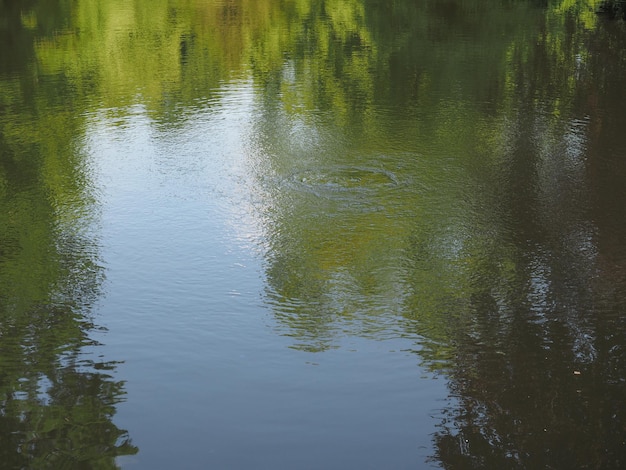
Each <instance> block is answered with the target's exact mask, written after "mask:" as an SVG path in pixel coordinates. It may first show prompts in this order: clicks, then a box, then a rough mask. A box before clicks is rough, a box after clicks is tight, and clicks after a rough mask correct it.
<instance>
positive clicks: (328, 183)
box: [289, 166, 398, 199]
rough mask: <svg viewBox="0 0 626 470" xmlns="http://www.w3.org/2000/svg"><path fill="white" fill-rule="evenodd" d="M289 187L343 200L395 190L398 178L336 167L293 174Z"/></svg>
mask: <svg viewBox="0 0 626 470" xmlns="http://www.w3.org/2000/svg"><path fill="white" fill-rule="evenodd" d="M289 184H290V186H291V187H292V188H293V189H298V190H301V191H308V192H312V193H314V194H316V195H317V196H320V197H325V198H329V199H344V198H350V197H353V196H355V195H361V196H365V195H367V194H377V193H380V192H386V191H389V190H393V189H395V188H397V187H398V178H397V177H396V175H395V174H394V173H392V172H391V171H388V170H385V169H383V168H372V167H357V166H338V167H334V168H321V169H314V170H305V171H301V172H298V173H294V174H293V175H291V177H290V179H289Z"/></svg>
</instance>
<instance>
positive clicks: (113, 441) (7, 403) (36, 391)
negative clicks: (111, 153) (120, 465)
mask: <svg viewBox="0 0 626 470" xmlns="http://www.w3.org/2000/svg"><path fill="white" fill-rule="evenodd" d="M31 6H32V9H30V8H29V7H31ZM45 6H47V7H54V8H53V9H52V11H53V12H54V14H53V15H49V13H50V12H48V11H47V10H46V9H45V8H44V7H45ZM62 6H63V5H49V2H48V3H46V5H43V4H42V5H40V4H37V3H36V2H22V3H20V4H19V6H18V5H17V3H16V2H8V3H7V2H5V3H2V4H0V18H2V19H3V23H2V24H1V25H0V35H1V37H2V45H1V47H2V51H3V53H2V58H3V61H2V68H1V69H0V442H2V444H1V445H0V461H1V462H2V466H3V467H6V468H115V467H116V465H115V457H116V456H118V455H127V454H132V453H135V452H137V448H136V447H134V446H133V445H132V444H131V442H130V439H129V437H128V434H127V432H126V431H124V430H121V429H119V428H117V427H116V426H115V424H114V423H113V422H112V418H113V416H114V414H115V404H116V403H117V402H119V401H120V400H121V399H122V397H123V395H124V387H123V383H122V382H119V381H116V380H115V379H114V377H113V373H114V371H115V364H114V363H107V362H103V361H102V360H97V359H90V358H89V356H88V355H86V354H85V348H86V347H90V346H95V345H96V343H95V342H94V341H93V340H91V339H90V337H89V334H90V331H93V330H94V328H95V325H94V324H93V322H92V318H91V314H90V310H91V306H92V305H93V303H94V301H95V300H96V299H97V297H98V295H99V289H100V284H101V280H102V276H103V273H102V268H101V267H100V266H99V264H98V246H97V243H96V241H95V238H94V237H95V236H94V234H93V233H92V232H91V229H90V227H91V223H92V216H91V213H92V211H93V209H94V206H93V196H92V195H91V194H90V189H89V175H88V173H87V169H86V168H85V162H84V159H83V153H81V148H80V145H79V143H78V142H79V139H78V138H77V137H78V136H80V135H81V131H82V119H83V118H82V117H81V114H82V113H81V109H80V105H79V104H78V98H77V97H76V96H75V95H74V94H73V93H72V91H71V90H69V89H68V88H70V87H71V85H70V83H68V81H67V80H66V79H65V77H63V76H62V75H56V76H51V75H47V74H45V73H40V71H38V70H36V64H35V63H34V62H33V59H32V58H33V57H34V56H35V51H34V44H35V42H36V41H39V40H42V39H43V38H45V37H46V34H47V32H50V31H54V30H55V27H58V26H60V25H61V24H62V23H63V21H65V20H66V18H65V17H63V15H62V14H63V12H64V9H63V8H62ZM55 21H59V24H57V25H55V24H54V22H55ZM25 23H27V24H28V23H32V24H33V25H38V26H37V27H29V28H27V27H25V26H24V24H25ZM39 29H44V30H45V31H39ZM29 72H30V73H29Z"/></svg>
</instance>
